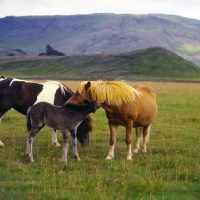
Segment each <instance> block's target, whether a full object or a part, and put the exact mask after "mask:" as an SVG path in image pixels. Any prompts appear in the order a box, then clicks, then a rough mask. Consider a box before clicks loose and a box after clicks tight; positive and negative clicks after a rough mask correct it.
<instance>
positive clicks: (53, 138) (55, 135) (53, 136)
mask: <svg viewBox="0 0 200 200" xmlns="http://www.w3.org/2000/svg"><path fill="white" fill-rule="evenodd" d="M52 145H54V146H56V147H60V144H59V143H58V140H57V132H56V130H55V129H53V132H52Z"/></svg>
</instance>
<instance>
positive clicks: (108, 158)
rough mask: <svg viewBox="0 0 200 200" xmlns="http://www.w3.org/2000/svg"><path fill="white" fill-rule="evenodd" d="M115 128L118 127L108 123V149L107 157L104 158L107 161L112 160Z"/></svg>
mask: <svg viewBox="0 0 200 200" xmlns="http://www.w3.org/2000/svg"><path fill="white" fill-rule="evenodd" d="M117 127H118V126H117V125H114V124H111V123H109V128H110V148H109V150H108V155H107V157H106V159H107V160H111V159H113V158H114V150H115V143H116V134H117Z"/></svg>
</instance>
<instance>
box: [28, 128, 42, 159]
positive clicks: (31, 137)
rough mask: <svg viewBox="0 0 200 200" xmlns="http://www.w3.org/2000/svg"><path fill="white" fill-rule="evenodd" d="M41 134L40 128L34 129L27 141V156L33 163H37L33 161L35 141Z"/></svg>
mask: <svg viewBox="0 0 200 200" xmlns="http://www.w3.org/2000/svg"><path fill="white" fill-rule="evenodd" d="M38 132H39V130H38V128H37V129H32V130H31V131H30V133H29V137H28V140H27V149H26V155H27V156H28V158H29V159H30V161H31V162H35V160H34V159H33V153H32V148H33V141H34V139H35V136H36V134H37V133H38Z"/></svg>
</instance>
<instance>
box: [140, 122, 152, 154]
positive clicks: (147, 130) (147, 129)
mask: <svg viewBox="0 0 200 200" xmlns="http://www.w3.org/2000/svg"><path fill="white" fill-rule="evenodd" d="M150 130H151V125H149V126H145V127H144V129H143V148H142V152H143V153H147V142H148V139H149V134H150Z"/></svg>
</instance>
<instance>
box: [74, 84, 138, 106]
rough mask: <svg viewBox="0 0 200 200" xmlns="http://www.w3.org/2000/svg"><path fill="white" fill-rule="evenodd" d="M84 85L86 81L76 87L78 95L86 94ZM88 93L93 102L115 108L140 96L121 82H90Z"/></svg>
mask: <svg viewBox="0 0 200 200" xmlns="http://www.w3.org/2000/svg"><path fill="white" fill-rule="evenodd" d="M86 84H87V81H83V82H81V83H80V84H79V85H78V86H77V91H78V92H79V93H80V94H81V93H84V92H86V91H85V85H86ZM88 91H89V92H90V95H91V97H92V99H93V100H96V101H99V102H101V103H106V104H108V105H117V106H120V105H121V104H122V103H130V102H133V101H134V100H135V99H136V98H137V97H139V96H140V95H141V93H140V92H138V91H137V90H136V89H135V88H133V87H131V86H129V85H128V84H126V83H125V82H122V81H91V86H90V87H89V89H88Z"/></svg>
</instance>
